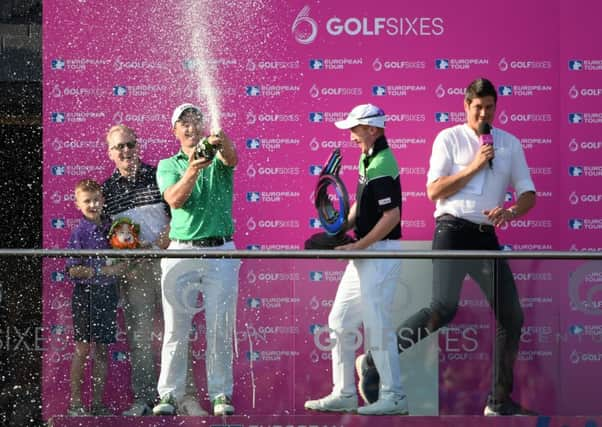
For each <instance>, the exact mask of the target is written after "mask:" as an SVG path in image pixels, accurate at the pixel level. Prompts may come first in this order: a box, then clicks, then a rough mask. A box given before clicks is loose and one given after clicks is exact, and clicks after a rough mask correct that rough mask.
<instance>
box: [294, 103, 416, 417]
mask: <svg viewBox="0 0 602 427" xmlns="http://www.w3.org/2000/svg"><path fill="white" fill-rule="evenodd" d="M335 125H336V126H337V127H338V128H339V129H348V130H349V132H350V136H351V141H352V142H354V143H356V144H357V146H358V148H360V149H361V156H360V161H359V172H360V174H359V182H358V187H357V193H356V202H355V204H354V205H353V206H352V207H351V209H350V210H349V214H348V222H349V224H350V226H352V227H353V228H354V231H355V237H356V239H357V240H356V241H354V242H352V243H349V244H345V245H343V246H338V247H336V248H335V249H338V250H359V249H365V250H377V251H378V250H400V249H401V242H400V241H399V239H400V238H401V224H400V222H401V184H400V179H399V166H398V165H397V161H396V160H395V157H394V155H393V153H392V151H391V149H390V148H389V145H388V143H387V139H386V137H385V129H384V128H385V113H384V111H383V110H382V109H380V108H378V107H377V106H375V105H372V104H362V105H358V106H357V107H355V108H354V109H353V110H351V112H350V113H349V115H348V116H347V118H346V119H345V120H342V121H340V122H336V123H335ZM400 280H401V260H399V259H352V260H351V261H349V263H348V264H347V268H346V269H345V272H344V273H343V277H342V278H341V282H340V283H339V287H338V289H337V294H336V297H335V299H334V303H333V306H332V310H331V311H330V314H329V316H328V328H329V330H330V332H331V334H330V335H331V339H332V340H333V341H332V342H333V348H332V382H333V389H332V392H331V393H330V394H329V395H328V396H326V397H323V398H321V399H317V400H309V401H307V402H305V409H308V410H312V411H324V412H355V411H357V412H358V413H359V414H361V415H407V414H408V403H407V399H406V395H405V392H404V391H403V387H402V385H401V373H400V365H399V360H398V358H397V348H396V343H397V339H396V337H395V332H394V328H393V324H392V308H393V307H392V304H393V299H394V295H395V290H396V289H397V285H398V283H399V282H400ZM362 324H363V326H364V333H365V345H364V349H365V350H367V349H370V353H371V354H372V357H373V358H374V360H375V364H376V366H377V368H378V370H379V372H382V373H381V382H380V393H379V399H378V400H377V401H376V402H374V403H371V404H367V405H365V406H362V407H359V408H358V404H357V401H358V396H357V392H356V387H355V373H354V363H353V360H354V357H355V350H356V349H357V348H356V346H355V343H356V342H357V341H356V339H357V335H358V334H359V331H358V328H359V327H360V326H361V325H362ZM381 369H382V371H381ZM383 377H384V378H385V379H383Z"/></svg>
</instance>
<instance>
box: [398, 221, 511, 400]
mask: <svg viewBox="0 0 602 427" xmlns="http://www.w3.org/2000/svg"><path fill="white" fill-rule="evenodd" d="M433 249H437V250H444V249H454V250H499V242H498V239H497V236H496V235H495V232H494V229H493V227H491V226H488V227H479V226H478V225H477V224H474V223H472V222H468V221H466V220H462V219H459V218H455V217H453V216H451V215H442V216H441V217H439V218H438V219H437V224H436V227H435V235H434V237H433ZM494 262H496V260H486V259H483V260H481V259H474V260H463V259H434V260H433V283H432V287H433V297H432V301H431V304H430V306H429V307H427V308H423V309H422V310H420V311H418V312H417V313H416V314H414V315H413V316H411V317H410V318H408V319H407V320H406V321H405V322H404V323H403V324H402V325H401V327H400V328H399V329H398V335H397V336H398V348H399V352H400V353H401V352H403V351H404V350H406V349H408V348H409V347H411V346H412V345H413V344H415V343H417V342H418V341H420V340H421V339H422V338H424V337H426V336H428V334H429V333H431V332H434V331H436V330H437V329H439V328H441V327H442V326H445V325H447V324H448V323H449V322H451V321H452V319H453V318H454V316H455V314H456V311H457V309H458V303H459V299H460V291H461V290H462V283H463V281H464V278H465V277H466V275H467V274H468V275H470V276H471V277H472V278H473V279H474V280H475V281H476V282H477V283H478V285H479V287H480V288H481V291H482V292H483V294H484V295H485V297H486V298H487V301H488V302H489V305H490V306H491V307H492V309H493V311H494V313H495V318H496V336H495V354H494V361H493V363H494V366H493V382H494V384H493V388H492V391H491V393H490V395H489V398H488V404H492V405H495V404H499V403H501V402H503V401H504V400H506V399H507V398H509V397H510V393H512V387H513V367H514V362H515V360H516V355H517V352H518V345H519V342H520V335H521V328H522V325H523V312H522V309H521V306H520V302H519V299H518V293H517V291H516V284H515V283H514V278H513V276H512V272H511V271H510V267H509V266H508V263H507V262H506V260H497V262H498V270H497V272H498V275H497V276H498V277H497V278H496V277H493V272H494V268H493V266H494ZM494 282H497V286H498V289H497V290H496V292H497V296H496V295H494ZM494 301H495V302H494Z"/></svg>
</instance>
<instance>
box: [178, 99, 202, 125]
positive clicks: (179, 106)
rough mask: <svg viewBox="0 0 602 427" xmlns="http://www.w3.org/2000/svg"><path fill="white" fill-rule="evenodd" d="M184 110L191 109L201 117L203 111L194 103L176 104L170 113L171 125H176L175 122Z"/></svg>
mask: <svg viewBox="0 0 602 427" xmlns="http://www.w3.org/2000/svg"><path fill="white" fill-rule="evenodd" d="M186 110H193V111H195V112H196V113H197V114H199V115H200V116H201V119H202V118H203V113H201V109H200V108H199V107H197V106H196V105H193V104H182V105H178V106H177V107H176V109H175V110H173V114H172V115H171V126H172V127H176V122H177V121H178V120H180V116H181V115H182V113H183V112H184V111H186Z"/></svg>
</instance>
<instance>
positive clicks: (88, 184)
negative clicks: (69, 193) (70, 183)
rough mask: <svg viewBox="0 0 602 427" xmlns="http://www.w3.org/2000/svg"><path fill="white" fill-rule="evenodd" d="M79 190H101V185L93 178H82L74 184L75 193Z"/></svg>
mask: <svg viewBox="0 0 602 427" xmlns="http://www.w3.org/2000/svg"><path fill="white" fill-rule="evenodd" d="M80 191H87V192H89V193H93V192H99V193H100V192H102V187H101V186H100V184H99V183H98V182H96V181H94V180H93V179H82V180H81V181H79V182H78V183H77V184H75V194H77V193H79V192H80Z"/></svg>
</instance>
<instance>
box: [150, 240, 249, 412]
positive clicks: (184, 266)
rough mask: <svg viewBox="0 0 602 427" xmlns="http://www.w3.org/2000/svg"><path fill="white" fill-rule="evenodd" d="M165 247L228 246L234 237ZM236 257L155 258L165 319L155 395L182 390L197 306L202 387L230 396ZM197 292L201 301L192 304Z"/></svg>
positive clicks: (180, 393)
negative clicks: (202, 343)
mask: <svg viewBox="0 0 602 427" xmlns="http://www.w3.org/2000/svg"><path fill="white" fill-rule="evenodd" d="M168 249H197V250H199V251H203V252H206V251H209V250H233V249H236V248H235V246H234V242H227V243H225V244H224V245H222V246H215V247H203V248H199V247H194V246H193V245H192V244H191V243H185V242H174V241H172V242H171V243H170V245H169V248H168ZM239 268H240V260H237V259H193V258H190V259H178V258H164V259H162V260H161V289H162V301H163V317H164V322H165V328H164V335H163V346H162V349H161V373H160V375H159V383H158V386H157V389H158V392H159V396H160V397H164V396H165V395H166V394H168V393H170V394H171V395H172V396H173V397H174V398H176V400H179V399H182V397H183V396H184V394H185V392H186V370H187V366H186V364H187V354H188V341H189V339H190V333H191V324H192V319H193V317H194V316H195V315H196V314H197V313H199V312H201V311H203V312H204V314H205V324H206V360H205V367H206V373H207V392H208V395H209V399H210V400H213V399H214V398H215V397H216V396H217V395H218V394H221V393H224V394H226V395H228V396H232V388H233V380H232V345H233V339H234V331H235V323H236V301H237V298H238V270H239ZM199 293H202V296H203V299H202V304H201V305H200V306H199V305H198V303H197V300H198V296H199Z"/></svg>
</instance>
